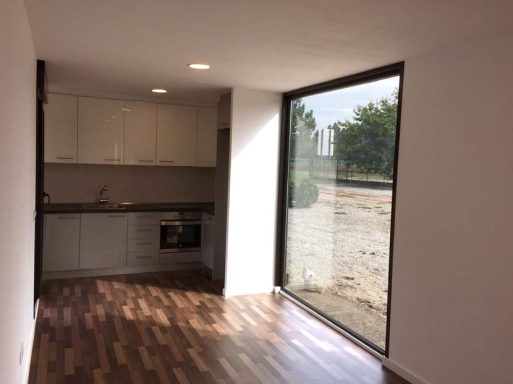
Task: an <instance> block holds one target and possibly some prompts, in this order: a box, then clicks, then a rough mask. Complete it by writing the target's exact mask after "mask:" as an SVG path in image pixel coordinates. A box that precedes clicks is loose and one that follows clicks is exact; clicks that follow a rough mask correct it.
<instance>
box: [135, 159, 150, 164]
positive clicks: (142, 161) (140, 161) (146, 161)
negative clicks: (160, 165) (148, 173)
mask: <svg viewBox="0 0 513 384" xmlns="http://www.w3.org/2000/svg"><path fill="white" fill-rule="evenodd" d="M137 162H139V163H151V164H153V163H154V160H137Z"/></svg>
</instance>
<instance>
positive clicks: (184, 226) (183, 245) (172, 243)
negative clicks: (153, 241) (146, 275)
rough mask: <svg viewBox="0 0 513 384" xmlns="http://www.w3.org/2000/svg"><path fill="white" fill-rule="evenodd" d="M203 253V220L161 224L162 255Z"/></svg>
mask: <svg viewBox="0 0 513 384" xmlns="http://www.w3.org/2000/svg"><path fill="white" fill-rule="evenodd" d="M199 251H201V220H182V221H179V220H176V221H175V220H166V221H161V222H160V253H170V252H199Z"/></svg>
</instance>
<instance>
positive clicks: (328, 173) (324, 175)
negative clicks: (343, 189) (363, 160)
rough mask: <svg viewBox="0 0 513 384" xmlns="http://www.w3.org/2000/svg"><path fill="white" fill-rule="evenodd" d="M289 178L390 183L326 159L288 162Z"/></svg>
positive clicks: (379, 176)
mask: <svg viewBox="0 0 513 384" xmlns="http://www.w3.org/2000/svg"><path fill="white" fill-rule="evenodd" d="M289 170H290V173H291V177H292V178H293V179H295V180H296V181H299V180H302V179H305V178H308V179H314V180H325V181H330V180H332V181H335V182H351V181H362V182H363V181H365V182H377V183H390V184H391V183H392V181H393V180H392V178H391V177H387V176H384V175H381V174H379V173H376V172H367V171H363V170H360V169H358V168H356V167H347V166H346V165H345V164H344V162H343V161H341V160H337V159H328V158H313V159H300V158H294V159H290V160H289Z"/></svg>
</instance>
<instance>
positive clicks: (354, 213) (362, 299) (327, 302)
mask: <svg viewBox="0 0 513 384" xmlns="http://www.w3.org/2000/svg"><path fill="white" fill-rule="evenodd" d="M319 192H320V195H319V200H318V201H317V203H315V204H314V205H312V206H311V207H310V208H292V209H289V218H288V220H289V226H288V240H287V242H288V253H287V273H288V274H289V277H288V278H289V280H288V283H289V284H288V287H289V288H290V289H292V290H294V291H295V292H296V293H297V294H299V295H300V296H303V297H304V298H305V299H307V300H308V301H309V302H311V303H312V304H314V305H317V306H318V307H319V308H320V309H321V310H323V311H325V312H326V313H327V314H328V315H331V316H332V317H334V318H336V319H337V320H339V321H340V322H341V323H343V324H346V325H348V326H349V327H350V328H351V329H353V330H355V331H357V332H358V333H360V334H362V336H364V337H366V338H367V339H369V340H370V341H373V342H374V343H375V344H377V345H378V346H381V347H384V338H385V336H384V335H385V327H386V308H387V287H388V262H389V257H388V256H389V244H390V220H391V207H392V191H391V190H386V189H372V188H361V187H348V186H337V185H327V184H321V185H319ZM304 268H307V269H308V270H310V271H312V272H313V273H314V276H313V277H312V278H311V279H309V280H306V281H305V279H304V278H303V270H304ZM337 298H338V300H337ZM336 304H339V305H336ZM349 309H350V311H349ZM355 311H359V313H357V315H356V316H355V313H354V312H355Z"/></svg>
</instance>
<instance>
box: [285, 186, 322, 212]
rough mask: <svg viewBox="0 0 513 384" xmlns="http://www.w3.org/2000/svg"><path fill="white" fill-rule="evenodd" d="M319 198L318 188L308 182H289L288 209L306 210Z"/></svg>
mask: <svg viewBox="0 0 513 384" xmlns="http://www.w3.org/2000/svg"><path fill="white" fill-rule="evenodd" d="M318 198H319V188H318V187H317V185H315V184H314V183H313V182H311V181H310V180H308V179H306V180H302V181H301V182H300V183H299V184H295V183H293V182H292V181H291V182H289V207H298V208H307V207H309V206H310V205H312V204H313V203H315V202H316V201H317V199H318Z"/></svg>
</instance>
